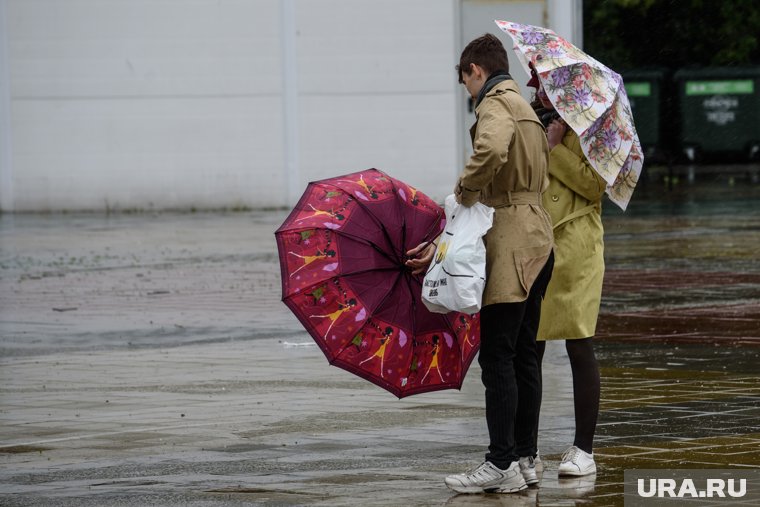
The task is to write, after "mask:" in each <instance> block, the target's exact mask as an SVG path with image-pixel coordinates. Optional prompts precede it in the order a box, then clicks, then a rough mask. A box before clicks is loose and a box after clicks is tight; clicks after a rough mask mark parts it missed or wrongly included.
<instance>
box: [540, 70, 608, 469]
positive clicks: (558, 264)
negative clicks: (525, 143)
mask: <svg viewBox="0 0 760 507" xmlns="http://www.w3.org/2000/svg"><path fill="white" fill-rule="evenodd" d="M528 86H535V87H537V89H538V90H537V92H536V96H537V98H538V100H539V101H540V103H541V105H542V106H543V108H544V110H543V111H537V113H538V114H539V117H540V118H541V119H542V121H543V122H544V123H545V125H546V134H547V140H548V143H549V150H550V154H549V188H548V190H547V191H546V192H545V193H544V195H543V204H544V208H546V210H547V211H548V212H549V215H550V216H551V219H552V224H553V226H554V241H555V247H554V253H555V264H554V274H553V276H552V279H551V281H550V282H549V286H548V288H547V291H546V296H545V298H544V302H543V305H542V307H541V320H540V324H539V328H538V336H537V339H538V340H539V341H538V347H537V352H538V359H539V364H541V360H542V358H543V355H544V351H545V350H546V341H545V340H565V347H566V349H567V355H568V357H569V358H570V367H571V369H572V374H573V399H574V406H575V440H574V442H573V445H572V446H571V447H570V448H568V449H567V450H566V451H565V452H564V453H563V454H562V461H561V463H560V465H559V469H558V472H559V475H560V476H562V475H570V476H583V475H589V474H593V473H595V472H596V464H595V462H594V454H593V440H594V432H595V430H596V420H597V416H598V414H599V390H600V387H599V366H598V364H597V362H596V357H595V355H594V347H593V343H592V337H593V336H594V333H595V330H596V320H597V316H598V314H599V303H600V300H601V294H602V280H603V278H604V242H603V235H604V229H603V227H602V219H601V211H602V196H603V195H604V191H605V188H606V182H605V181H604V179H603V178H602V177H601V176H599V175H598V174H597V173H596V171H594V169H593V168H592V167H591V165H590V164H589V162H588V160H587V159H586V157H585V155H584V154H583V151H582V150H581V145H580V140H579V139H578V136H577V135H576V134H575V132H573V130H572V129H569V128H568V127H567V125H566V124H565V123H564V122H563V121H562V120H561V119H560V118H559V115H558V114H557V113H556V112H555V111H554V106H553V104H552V103H551V102H550V101H549V98H548V96H547V95H546V91H545V90H544V88H543V86H542V85H541V83H540V81H539V79H538V76H537V75H536V74H534V75H533V78H532V79H531V80H530V82H529V83H528ZM536 434H537V432H536Z"/></svg>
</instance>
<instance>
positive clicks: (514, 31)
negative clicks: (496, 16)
mask: <svg viewBox="0 0 760 507" xmlns="http://www.w3.org/2000/svg"><path fill="white" fill-rule="evenodd" d="M496 24H497V25H498V26H499V28H501V29H502V30H503V31H504V32H506V33H507V34H509V36H510V37H511V38H512V41H513V42H514V44H515V45H514V49H515V52H516V53H517V57H518V59H519V60H520V63H521V64H522V65H523V66H524V67H525V70H526V71H527V72H528V74H530V66H531V65H532V66H533V67H534V68H535V69H536V72H537V73H538V75H539V76H540V77H541V82H542V83H543V85H544V90H546V94H547V96H548V97H549V100H551V102H552V104H553V105H554V107H555V109H556V111H557V112H558V113H559V115H560V116H561V117H562V119H563V120H565V123H567V124H568V125H569V126H570V128H572V129H573V131H575V133H576V134H578V137H579V138H580V142H581V147H582V149H583V152H584V153H585V155H586V157H587V158H588V160H589V162H590V163H591V166H592V167H593V168H594V169H595V170H596V172H598V173H599V175H601V176H602V178H604V179H605V181H607V185H608V186H607V194H608V195H609V197H610V200H611V201H612V202H614V203H615V204H617V205H618V206H620V207H621V208H622V209H625V208H626V206H627V205H628V202H629V201H630V199H631V195H632V194H633V189H634V187H635V186H636V183H637V181H638V179H639V175H640V174H641V168H642V165H643V162H644V156H643V154H642V150H641V144H640V143H639V136H638V134H637V133H636V127H635V126H634V123H633V114H632V113H631V106H630V103H629V102H628V95H627V94H626V92H625V87H624V86H623V78H622V77H620V74H618V73H616V72H614V71H613V70H611V69H609V68H608V67H606V66H604V65H603V64H601V63H599V62H598V61H596V60H595V59H594V58H592V57H590V56H589V55H587V54H586V53H584V52H583V51H581V50H580V49H578V48H577V47H575V46H573V45H572V44H570V43H569V42H567V41H566V40H565V39H563V38H562V37H560V36H559V35H557V34H556V33H554V32H553V31H551V30H549V29H546V28H541V27H537V26H532V25H523V24H519V23H512V22H510V21H499V20H497V21H496Z"/></svg>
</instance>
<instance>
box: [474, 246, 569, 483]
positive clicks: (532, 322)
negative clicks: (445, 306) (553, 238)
mask: <svg viewBox="0 0 760 507" xmlns="http://www.w3.org/2000/svg"><path fill="white" fill-rule="evenodd" d="M553 266H554V256H553V255H552V256H551V257H549V260H548V261H547V263H546V265H545V266H544V268H543V269H542V270H541V273H540V274H539V276H538V278H537V279H536V281H535V282H534V283H533V287H531V290H530V293H529V295H528V298H527V299H526V300H525V301H522V302H520V303H500V304H494V305H488V306H486V307H485V308H483V309H482V310H481V312H480V325H481V333H480V335H481V337H480V354H479V356H478V362H479V363H480V367H481V369H482V380H483V385H484V386H485V388H486V422H487V424H488V434H489V437H490V444H489V446H488V453H487V454H486V460H488V461H490V462H491V463H493V464H494V465H496V466H497V467H499V468H501V469H505V468H508V467H509V465H510V464H511V463H512V462H513V461H517V459H518V458H519V457H520V456H528V455H532V454H535V444H534V442H535V437H534V428H535V426H536V421H537V418H538V410H539V407H540V405H541V384H540V380H539V373H538V357H537V355H536V331H537V330H538V322H539V320H540V317H541V299H542V298H543V296H544V294H545V292H546V286H547V285H548V283H549V279H550V278H551V271H552V268H553Z"/></svg>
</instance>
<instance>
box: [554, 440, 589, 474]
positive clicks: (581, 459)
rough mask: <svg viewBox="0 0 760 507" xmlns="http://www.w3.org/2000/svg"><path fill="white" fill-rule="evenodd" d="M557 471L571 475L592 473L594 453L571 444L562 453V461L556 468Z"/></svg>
mask: <svg viewBox="0 0 760 507" xmlns="http://www.w3.org/2000/svg"><path fill="white" fill-rule="evenodd" d="M557 473H558V474H559V475H573V476H582V475H589V474H594V473H596V463H594V455H593V454H589V453H587V452H586V451H583V450H582V449H579V448H578V447H576V446H572V447H570V448H569V449H568V450H566V451H565V452H564V453H562V461H561V462H560V464H559V467H558V468H557Z"/></svg>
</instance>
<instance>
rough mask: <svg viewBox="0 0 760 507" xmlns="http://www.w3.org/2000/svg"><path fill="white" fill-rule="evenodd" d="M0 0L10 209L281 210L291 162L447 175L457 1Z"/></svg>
mask: <svg viewBox="0 0 760 507" xmlns="http://www.w3.org/2000/svg"><path fill="white" fill-rule="evenodd" d="M0 2H2V4H1V5H0V13H3V14H4V17H0V21H4V26H0V31H1V32H2V33H1V34H0V36H1V37H2V40H3V44H4V45H5V47H6V49H7V51H6V56H5V57H4V58H2V61H1V62H0V69H3V70H5V71H6V72H7V75H8V76H9V86H7V87H6V88H7V90H5V97H6V100H5V102H3V93H2V92H3V89H2V88H0V107H3V103H5V105H6V107H5V109H7V111H5V110H2V109H0V112H2V114H3V118H4V120H5V121H4V122H3V123H0V125H2V127H3V135H2V137H0V140H3V139H5V140H6V141H7V144H9V147H8V149H6V150H4V154H5V155H7V156H8V160H7V161H6V162H5V163H3V165H2V166H1V167H0V171H2V174H0V176H2V177H0V183H2V186H3V189H2V192H0V196H1V197H2V203H0V205H1V206H2V209H4V210H18V211H23V210H58V209H104V208H106V207H110V208H116V209H129V208H143V209H149V208H188V207H192V206H195V207H198V208H208V207H219V206H235V205H245V206H252V207H259V206H283V205H287V204H292V202H293V200H294V196H293V195H292V194H293V191H289V189H288V188H287V187H288V175H289V174H290V175H291V176H294V177H295V178H296V181H293V182H291V186H293V187H295V188H299V189H302V188H303V187H304V186H305V184H306V182H308V181H310V180H313V179H318V178H323V177H327V176H333V175H338V174H341V173H345V172H349V171H355V170H360V169H364V168H368V167H373V166H374V167H378V168H380V169H383V170H385V171H387V172H389V173H391V174H392V175H394V176H398V177H401V178H404V179H406V180H408V181H409V182H410V183H411V184H413V185H418V186H420V187H425V186H426V185H427V184H429V183H430V182H431V181H435V178H434V176H435V175H441V176H444V175H445V177H446V178H447V179H453V174H454V173H455V169H454V165H455V163H456V160H455V156H454V153H455V149H456V148H455V143H456V142H457V138H456V125H455V116H456V115H455V95H454V93H455V91H458V90H456V83H455V82H454V81H453V80H452V72H451V67H452V65H453V64H454V53H455V52H456V50H457V48H456V47H455V43H454V37H453V31H454V29H455V18H454V13H455V10H456V9H455V5H456V2H455V1H454V0H446V1H442V0H385V1H382V2H378V1H376V0H299V1H295V0H284V2H285V3H287V2H290V3H291V4H292V7H293V9H292V12H294V13H295V21H294V22H293V20H285V21H289V22H290V23H287V22H286V23H284V22H283V21H284V20H283V19H282V17H281V15H282V13H283V12H285V11H284V9H283V5H285V3H284V2H280V1H277V0H218V1H217V0H0ZM288 26H290V27H294V28H295V30H296V32H295V34H291V35H293V36H294V46H293V47H292V48H291V52H290V56H291V57H292V56H293V55H295V57H296V58H297V61H296V63H295V65H290V67H289V68H290V71H289V72H290V74H292V71H293V69H295V80H294V82H295V86H296V89H295V96H296V97H297V105H296V106H297V107H290V108H289V109H288V108H286V107H284V106H285V104H284V103H283V100H282V93H283V92H282V91H283V76H284V73H285V74H287V72H288V69H287V68H286V67H285V66H284V65H286V64H287V63H288V61H284V59H283V57H284V56H286V55H285V54H284V52H283V49H284V47H285V43H286V42H287V39H286V38H285V37H286V36H288V34H286V33H284V32H283V31H282V29H283V27H285V28H286V29H287V28H288ZM2 49H3V46H2V45H1V44H0V50H2ZM0 57H2V52H0ZM289 62H290V63H293V62H292V60H291V61H289ZM0 76H2V73H0ZM289 83H291V81H289ZM292 86H293V85H292V84H291V93H292V91H293V89H292ZM290 105H291V106H293V104H290ZM286 119H289V121H290V123H289V125H286V124H285V120H286ZM294 122H295V127H296V132H297V135H296V136H293V135H292V132H293V128H292V127H293V125H294ZM288 128H290V131H291V135H290V137H288V135H287V129H288ZM286 142H290V143H291V145H289V146H287V150H290V151H286ZM293 142H295V143H297V145H296V146H293V145H292V144H293ZM11 148H12V149H11ZM293 150H295V153H293ZM287 153H290V155H288V156H286V154H287ZM286 159H288V160H286ZM0 160H2V159H0ZM286 162H288V163H289V167H286V165H288V164H286ZM294 164H295V165H294ZM447 183H450V182H447ZM434 186H435V185H433V186H432V187H434ZM447 186H448V185H447ZM432 187H431V188H432ZM441 188H442V187H441ZM299 193H300V192H299Z"/></svg>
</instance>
